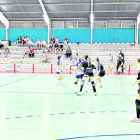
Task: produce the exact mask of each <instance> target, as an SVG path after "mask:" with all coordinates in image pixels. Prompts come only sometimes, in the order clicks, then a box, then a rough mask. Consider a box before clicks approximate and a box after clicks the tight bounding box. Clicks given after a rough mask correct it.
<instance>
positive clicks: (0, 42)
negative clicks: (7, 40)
mask: <svg viewBox="0 0 140 140" xmlns="http://www.w3.org/2000/svg"><path fill="white" fill-rule="evenodd" d="M3 47H4V44H3V42H2V41H1V40H0V48H3Z"/></svg>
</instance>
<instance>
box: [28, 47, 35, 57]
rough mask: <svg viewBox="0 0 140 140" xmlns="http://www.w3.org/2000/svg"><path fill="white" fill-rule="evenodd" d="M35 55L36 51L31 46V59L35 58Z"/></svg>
mask: <svg viewBox="0 0 140 140" xmlns="http://www.w3.org/2000/svg"><path fill="white" fill-rule="evenodd" d="M34 53H35V50H34V48H33V47H32V46H31V48H30V52H29V57H30V58H33V57H34Z"/></svg>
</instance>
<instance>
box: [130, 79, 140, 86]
mask: <svg viewBox="0 0 140 140" xmlns="http://www.w3.org/2000/svg"><path fill="white" fill-rule="evenodd" d="M136 83H137V84H139V83H140V80H137V81H135V82H133V83H132V86H134V85H135V84H136Z"/></svg>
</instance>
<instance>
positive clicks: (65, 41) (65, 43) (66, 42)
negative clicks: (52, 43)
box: [63, 37, 68, 46]
mask: <svg viewBox="0 0 140 140" xmlns="http://www.w3.org/2000/svg"><path fill="white" fill-rule="evenodd" d="M63 42H64V46H67V44H68V39H67V38H66V37H65V39H64V41H63Z"/></svg>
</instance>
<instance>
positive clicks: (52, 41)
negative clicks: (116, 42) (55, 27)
mask: <svg viewBox="0 0 140 140" xmlns="http://www.w3.org/2000/svg"><path fill="white" fill-rule="evenodd" d="M51 43H53V44H55V39H54V37H53V36H52V38H51Z"/></svg>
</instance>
